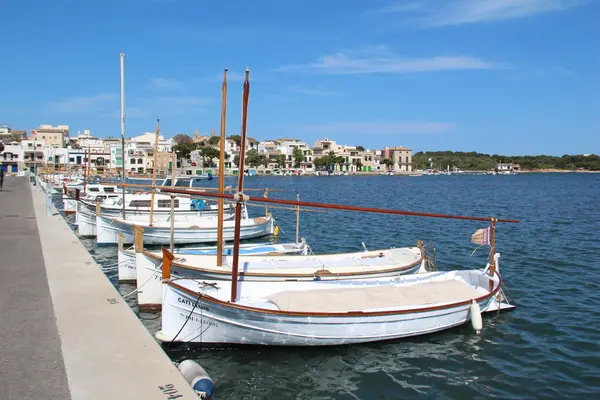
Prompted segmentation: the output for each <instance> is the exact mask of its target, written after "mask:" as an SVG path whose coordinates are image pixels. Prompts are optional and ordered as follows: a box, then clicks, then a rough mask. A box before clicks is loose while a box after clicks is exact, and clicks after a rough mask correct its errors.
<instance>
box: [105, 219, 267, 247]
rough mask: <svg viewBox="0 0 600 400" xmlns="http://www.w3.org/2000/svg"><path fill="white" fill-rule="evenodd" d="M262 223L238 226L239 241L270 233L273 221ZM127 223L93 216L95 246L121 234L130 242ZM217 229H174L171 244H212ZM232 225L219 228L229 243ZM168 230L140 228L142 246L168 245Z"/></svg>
mask: <svg viewBox="0 0 600 400" xmlns="http://www.w3.org/2000/svg"><path fill="white" fill-rule="evenodd" d="M263 220H264V222H262V223H256V224H245V225H242V226H241V229H240V238H241V239H242V240H244V239H252V238H258V237H262V236H268V235H272V234H273V219H272V218H263ZM133 226H134V225H133V224H131V223H124V222H122V221H119V220H117V219H110V218H106V217H103V216H96V239H97V243H98V244H116V243H118V234H119V233H121V234H123V243H133V242H134V228H133ZM217 231H218V229H217V226H216V225H215V226H214V227H206V228H192V227H190V228H176V229H175V234H174V243H175V244H194V243H214V242H216V241H217ZM233 236H234V226H233V225H230V226H227V227H225V228H223V240H226V241H231V240H233ZM170 241H171V240H170V229H169V228H167V227H160V226H158V227H149V226H145V227H144V243H145V244H149V245H161V244H162V245H165V244H169V243H170Z"/></svg>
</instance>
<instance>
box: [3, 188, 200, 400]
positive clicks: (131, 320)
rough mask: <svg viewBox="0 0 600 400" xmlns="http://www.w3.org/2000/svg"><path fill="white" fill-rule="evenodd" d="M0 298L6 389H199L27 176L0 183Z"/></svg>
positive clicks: (89, 393)
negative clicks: (192, 385)
mask: <svg viewBox="0 0 600 400" xmlns="http://www.w3.org/2000/svg"><path fill="white" fill-rule="evenodd" d="M0 305H1V306H0V388H2V389H1V391H2V395H0V398H3V399H8V400H11V399H15V400H16V399H19V400H20V399H61V400H62V399H98V400H100V399H102V400H104V399H163V400H164V399H197V398H198V397H197V396H196V395H195V394H194V392H193V390H192V389H191V388H190V386H189V384H188V383H187V382H186V381H185V379H184V377H183V376H182V375H181V374H180V373H179V371H178V370H177V368H176V367H175V366H174V365H173V364H172V363H171V361H170V360H169V358H168V357H167V355H166V354H165V353H164V352H163V350H162V349H161V347H160V346H159V345H158V343H156V341H155V340H154V339H153V338H152V337H151V336H150V334H149V332H148V331H147V330H146V328H145V327H144V326H143V325H142V324H141V322H140V321H139V320H138V318H137V317H136V315H135V314H134V313H133V311H132V310H131V309H130V308H129V306H128V305H127V303H126V302H125V301H124V300H123V299H122V298H121V296H120V295H119V293H118V292H117V290H116V289H115V288H114V287H113V286H112V284H111V283H110V282H109V280H108V279H107V278H106V276H105V275H104V273H103V272H102V271H101V270H100V267H99V266H98V265H97V264H96V263H95V262H94V260H93V259H92V257H91V256H90V254H89V253H88V252H87V250H86V249H85V248H84V247H83V245H82V244H81V242H80V241H79V239H78V238H77V237H76V236H75V234H74V233H73V232H72V231H71V229H70V228H69V226H67V224H66V222H65V221H64V219H63V218H62V217H61V216H60V215H59V214H58V213H56V211H55V212H54V215H47V213H46V200H45V196H44V193H43V192H41V191H39V190H38V189H35V188H34V189H32V188H31V187H30V184H29V181H28V179H27V178H24V177H17V178H12V177H7V178H6V179H5V182H4V191H3V192H0Z"/></svg>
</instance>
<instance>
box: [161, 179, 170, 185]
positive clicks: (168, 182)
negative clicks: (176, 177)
mask: <svg viewBox="0 0 600 400" xmlns="http://www.w3.org/2000/svg"><path fill="white" fill-rule="evenodd" d="M162 186H171V178H167V179H165V181H164V182H163V184H162Z"/></svg>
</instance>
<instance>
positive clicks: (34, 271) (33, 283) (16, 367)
mask: <svg viewBox="0 0 600 400" xmlns="http://www.w3.org/2000/svg"><path fill="white" fill-rule="evenodd" d="M0 392H1V394H0V398H3V399H8V400H12V399H15V400H16V399H19V400H22V399H70V398H71V396H70V393H69V387H68V384H67V374H66V371H65V365H64V362H63V358H62V353H61V343H60V338H59V336H58V330H57V328H56V316H55V314H54V308H53V306H52V298H51V297H50V289H49V287H48V280H47V278H46V268H45V266H44V257H43V255H42V246H41V243H40V238H39V235H38V229H37V223H36V219H35V213H34V209H33V203H32V198H31V194H30V185H29V180H28V179H27V178H23V177H6V178H5V179H4V190H3V191H1V192H0Z"/></svg>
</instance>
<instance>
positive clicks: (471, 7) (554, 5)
mask: <svg viewBox="0 0 600 400" xmlns="http://www.w3.org/2000/svg"><path fill="white" fill-rule="evenodd" d="M587 2H588V0H421V1H408V2H406V1H405V2H400V3H394V4H390V5H389V6H386V7H383V8H380V9H378V10H375V12H376V13H398V14H412V15H413V17H414V19H413V20H412V22H414V23H416V24H417V25H419V26H422V27H437V26H449V25H462V24H472V23H480V22H493V21H503V20H509V19H515V18H525V17H530V16H533V15H537V14H543V13H549V12H557V11H563V10H566V9H569V8H573V7H577V6H580V5H583V4H585V3H587Z"/></svg>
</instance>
